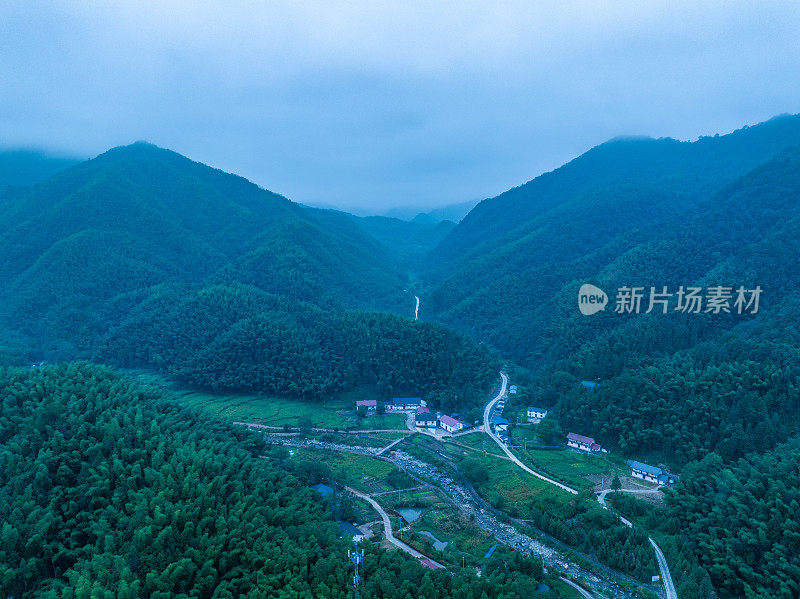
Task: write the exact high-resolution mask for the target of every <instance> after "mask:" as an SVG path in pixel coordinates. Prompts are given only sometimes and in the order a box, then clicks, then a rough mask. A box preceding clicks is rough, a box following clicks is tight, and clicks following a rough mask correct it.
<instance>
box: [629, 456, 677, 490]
mask: <svg viewBox="0 0 800 599" xmlns="http://www.w3.org/2000/svg"><path fill="white" fill-rule="evenodd" d="M627 464H628V466H630V467H631V476H633V477H634V478H640V479H642V480H646V481H649V482H651V483H657V484H659V485H672V484H675V483H676V482H678V481H679V480H680V477H678V475H676V474H670V473H669V472H667V471H666V470H663V469H661V468H659V467H658V466H651V465H650V464H645V463H643V462H637V461H636V460H628V462H627Z"/></svg>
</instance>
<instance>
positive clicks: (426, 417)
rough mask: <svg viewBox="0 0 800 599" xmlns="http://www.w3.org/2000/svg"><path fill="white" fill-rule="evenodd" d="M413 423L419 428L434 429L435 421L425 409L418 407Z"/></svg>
mask: <svg viewBox="0 0 800 599" xmlns="http://www.w3.org/2000/svg"><path fill="white" fill-rule="evenodd" d="M414 423H415V424H416V425H417V426H418V427H420V428H436V424H437V419H436V416H435V415H434V414H432V413H431V411H430V410H429V409H428V408H427V407H425V406H420V407H418V408H417V413H416V415H415V416H414Z"/></svg>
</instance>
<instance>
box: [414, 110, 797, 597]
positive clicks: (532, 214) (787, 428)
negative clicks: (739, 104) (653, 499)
mask: <svg viewBox="0 0 800 599" xmlns="http://www.w3.org/2000/svg"><path fill="white" fill-rule="evenodd" d="M799 252H800V117H797V116H794V117H780V118H776V119H773V120H771V121H769V122H767V123H764V124H761V125H757V126H754V127H750V128H745V129H742V130H739V131H737V132H735V133H733V134H730V135H727V136H722V137H714V138H703V139H701V140H698V141H697V142H694V143H682V142H676V141H674V140H649V139H621V140H614V141H612V142H609V143H607V144H604V145H602V146H600V147H598V148H595V149H594V150H592V151H590V152H588V153H587V154H585V155H584V156H582V157H580V158H578V159H576V160H574V161H572V162H571V163H569V164H568V165H565V166H564V167H562V168H561V169H558V170H556V171H554V172H552V173H548V174H547V175H543V176H542V177H539V178H537V179H535V180H534V181H532V182H530V183H528V184H526V185H523V186H521V187H519V188H516V189H514V190H511V191H509V192H507V193H506V194H503V195H502V196H499V197H498V198H495V199H493V200H488V201H486V202H484V203H482V204H480V205H479V206H478V207H477V208H476V209H475V210H474V211H473V212H472V213H470V215H469V217H468V218H466V219H465V220H464V221H462V223H461V224H459V225H458V226H457V227H456V228H455V229H454V230H453V231H452V232H451V233H450V234H449V236H448V237H447V238H445V240H444V241H443V242H442V244H441V245H440V246H439V247H438V248H437V249H436V250H435V251H434V252H433V253H432V254H431V257H430V259H431V267H430V268H429V270H428V272H427V283H428V286H429V289H428V291H427V292H426V299H427V302H428V305H427V307H428V309H429V310H430V311H432V312H433V314H434V318H437V319H438V320H440V321H441V322H444V323H446V324H448V325H450V326H454V327H456V328H459V329H461V330H463V331H466V332H469V333H471V334H472V335H473V336H475V337H476V338H478V339H481V340H485V341H489V342H491V343H492V344H493V345H494V346H495V347H498V348H500V349H501V350H502V351H503V353H504V355H508V356H513V357H514V358H515V359H516V360H517V362H518V363H519V364H521V365H524V366H525V367H526V368H527V369H528V370H527V372H526V371H525V370H524V369H521V370H520V371H519V373H518V377H519V379H518V380H522V379H523V378H525V382H526V383H527V389H526V391H527V392H528V393H529V395H528V396H527V397H529V398H530V402H531V403H535V404H537V405H539V404H541V405H544V406H547V407H551V408H553V409H552V416H553V417H555V418H557V419H558V422H559V425H560V426H561V428H562V429H563V430H564V431H568V430H573V431H579V432H581V433H583V434H586V435H591V436H593V437H594V438H596V439H597V440H598V442H600V443H602V444H604V445H606V446H609V447H611V448H612V450H614V451H617V452H620V453H621V454H623V455H625V456H626V457H631V458H637V459H641V460H643V461H647V462H650V463H660V464H665V465H667V466H669V467H670V468H671V469H676V470H677V471H681V470H684V469H685V474H686V479H685V481H684V482H682V483H681V484H680V485H678V487H677V488H676V491H675V494H674V496H673V497H674V499H673V501H671V503H670V507H669V509H668V510H665V511H664V512H659V514H660V516H658V517H656V518H655V519H656V520H658V518H661V524H656V523H652V522H651V524H652V525H653V528H656V527H658V526H662V527H663V528H664V530H665V533H666V534H668V535H673V537H668V538H667V539H668V540H667V545H668V546H669V547H680V546H683V547H685V548H686V550H687V551H689V552H690V554H691V555H693V557H691V558H690V559H691V560H694V559H696V560H697V562H696V563H699V564H700V565H701V566H702V567H703V568H705V569H706V571H707V572H708V574H709V575H710V577H711V580H712V582H713V584H714V586H715V588H716V589H717V592H718V593H719V595H720V596H721V597H726V598H733V597H743V596H747V597H795V596H797V592H798V591H797V587H796V584H794V583H792V582H791V581H793V580H796V577H797V567H798V565H797V563H796V560H794V558H793V556H794V555H795V554H796V549H797V538H796V537H797V535H796V534H794V528H795V522H794V520H792V517H791V516H789V514H790V513H792V509H793V508H792V505H794V499H793V494H792V492H791V491H790V490H789V489H790V485H791V484H792V483H791V482H789V481H791V480H793V478H792V477H793V474H791V473H794V472H795V471H794V470H793V469H794V468H796V461H797V459H796V458H797V456H796V453H797V449H796V441H795V439H796V435H798V434H799V433H800V407H798V406H800V366H799V365H800V353H799V352H800V349H798V348H800V329H798V325H797V323H798V321H799V319H800V300H798V298H797V295H796V291H795V290H796V289H797V288H798V287H800V267H798V262H797V258H796V256H797V255H798V253H799ZM584 283H592V284H594V285H596V286H597V287H599V288H601V289H603V290H604V291H605V292H606V293H607V294H608V298H609V304H608V305H607V306H606V309H605V310H602V311H600V312H598V313H596V314H593V315H591V316H584V315H582V314H581V312H580V311H579V310H578V290H579V288H580V287H581V285H582V284H584ZM681 286H683V287H684V289H685V290H688V288H689V287H692V286H696V287H699V288H700V289H701V295H702V296H703V301H704V303H703V305H702V308H701V309H700V311H699V313H694V312H692V311H688V312H687V311H683V310H677V309H676V308H677V307H678V301H679V297H678V294H677V293H678V291H679V289H680V288H681ZM715 286H723V287H729V288H731V289H730V294H731V295H730V298H729V300H728V303H727V308H728V309H729V310H730V312H726V311H725V310H721V311H719V312H718V313H717V311H716V310H714V309H711V305H710V304H709V303H708V297H709V295H710V290H711V289H712V288H713V287H715ZM739 286H742V287H744V288H745V289H747V290H749V289H754V288H756V287H759V288H760V289H761V295H760V303H759V309H758V312H757V313H756V314H753V313H752V312H751V311H748V310H744V311H743V312H744V313H742V314H739V313H738V310H737V308H736V306H735V303H734V302H735V300H736V296H737V294H736V289H737V287H739ZM623 287H628V288H634V287H640V288H641V289H642V295H643V297H642V300H641V308H640V310H639V313H637V312H636V311H632V312H630V313H628V312H623V313H618V312H617V311H616V308H617V301H618V293H619V290H620V289H621V288H623ZM651 287H653V288H655V292H656V293H658V292H662V291H663V288H664V287H666V288H667V293H669V294H671V295H669V296H667V301H668V302H669V303H668V309H667V313H662V307H661V305H659V304H655V305H654V309H653V311H652V312H651V313H649V314H646V313H645V312H646V311H647V309H648V304H649V295H650V289H651ZM748 299H749V298H748ZM429 313H430V312H429ZM582 380H593V381H597V382H599V385H598V386H596V387H594V388H593V389H588V388H585V387H583V386H582V385H581V384H580V382H581V381H582ZM777 481H785V482H777ZM775 484H777V485H780V488H783V485H787V486H786V492H785V493H783V492H779V491H772V490H771V488H770V487H771V485H775ZM779 496H780V497H781V498H780V499H778V497H779ZM669 538H672V539H673V540H669ZM676 551H677V550H676ZM676 555H677V554H676V553H671V554H670V556H671V559H675V558H676ZM687 568H689V569H691V566H687ZM700 579H702V576H699V577H697V578H691V577H685V578H683V577H682V580H681V581H680V584H679V591H680V593H679V595H680V596H681V597H690V598H693V597H706V596H709V594H708V592H707V589H706V590H703V589H702V588H701V586H698V583H697V581H698V580H700Z"/></svg>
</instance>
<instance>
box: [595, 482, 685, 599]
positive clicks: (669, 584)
mask: <svg viewBox="0 0 800 599" xmlns="http://www.w3.org/2000/svg"><path fill="white" fill-rule="evenodd" d="M610 492H612V489H603V490H602V491H600V492H599V493H598V494H597V501H599V502H600V505H602V506H603V507H604V508H605V509H608V506H607V505H606V495H608V493H610ZM620 492H621V493H659V492H660V491H659V489H620ZM617 517H618V518H619V519H620V521H622V523H623V524H624V525H625V526H627V527H628V528H633V522H631V521H630V520H628V519H627V518H623V517H622V516H620V515H619V514H617ZM647 540H648V541H650V544H651V545H652V546H653V550H654V551H655V552H656V561H657V562H658V569H659V570H661V581H662V582H663V583H664V591H665V592H666V595H667V599H678V592H677V591H676V590H675V583H674V582H673V581H672V574H670V571H669V566H668V565H667V558H666V557H664V553H663V552H662V551H661V547H659V546H658V545H657V544H656V542H655V541H654V540H653V538H652V537H648V538H647Z"/></svg>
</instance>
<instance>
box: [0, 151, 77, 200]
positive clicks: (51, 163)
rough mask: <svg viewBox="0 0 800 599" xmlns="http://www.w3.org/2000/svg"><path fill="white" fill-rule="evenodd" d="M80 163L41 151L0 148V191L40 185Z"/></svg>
mask: <svg viewBox="0 0 800 599" xmlns="http://www.w3.org/2000/svg"><path fill="white" fill-rule="evenodd" d="M78 162H79V161H78V160H77V159H75V158H66V157H58V156H53V155H51V154H49V153H47V152H42V151H39V150H27V149H14V148H0V190H1V189H3V188H4V187H7V186H25V185H33V184H35V183H39V182H40V181H44V180H45V179H47V178H48V177H52V176H53V175H55V174H56V173H57V172H59V171H62V170H64V169H65V168H68V167H70V166H72V165H74V164H77V163H78Z"/></svg>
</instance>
